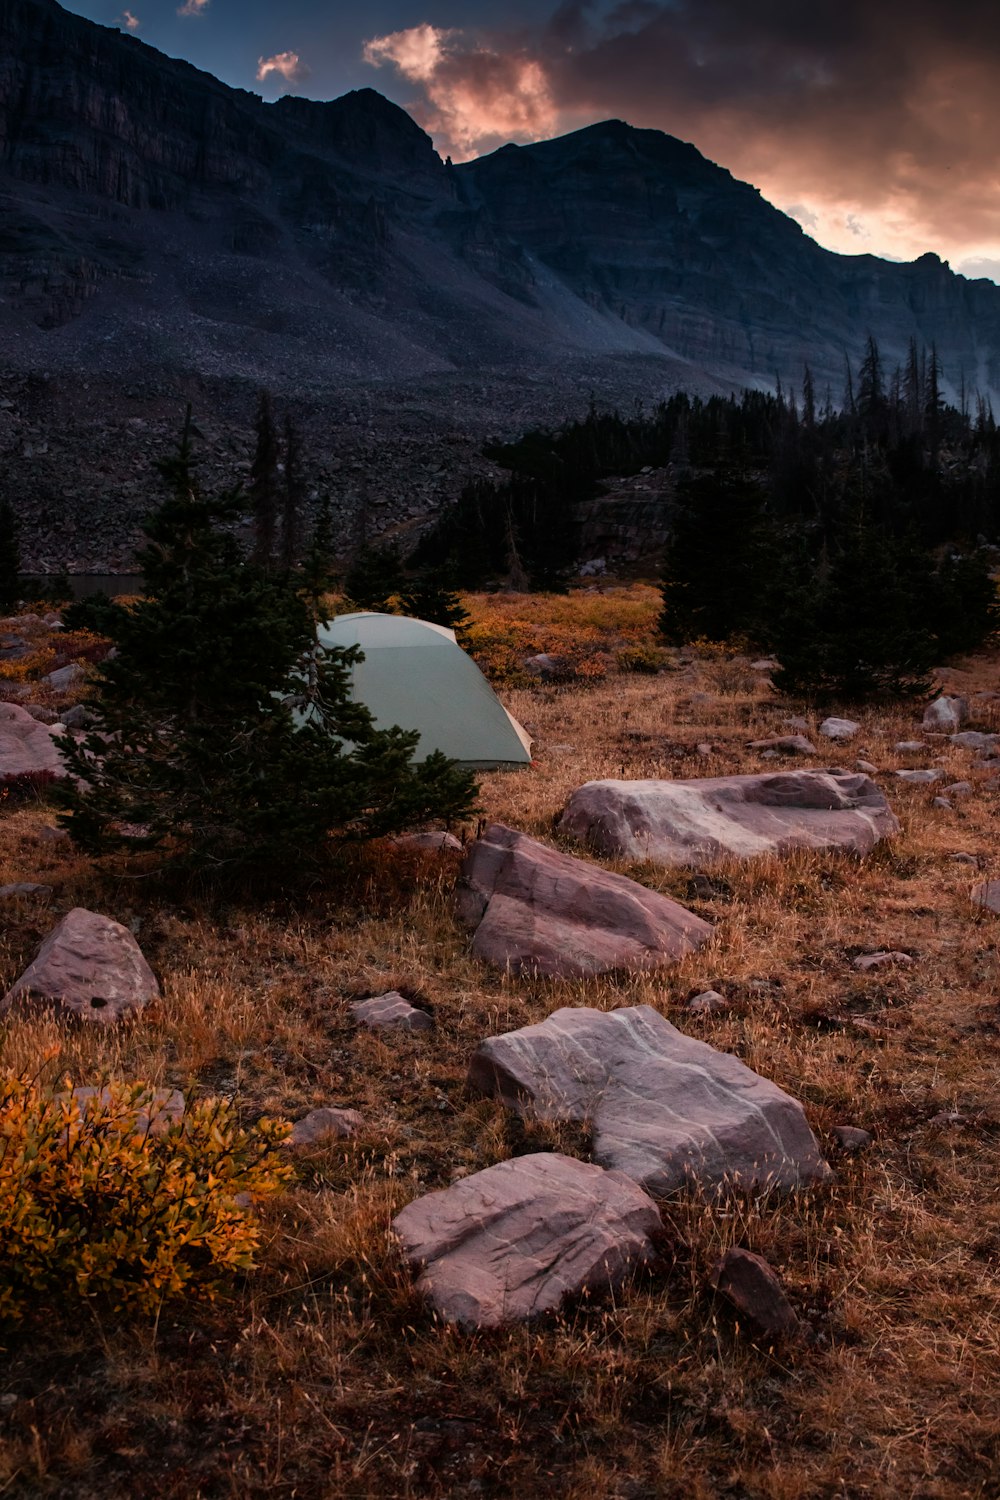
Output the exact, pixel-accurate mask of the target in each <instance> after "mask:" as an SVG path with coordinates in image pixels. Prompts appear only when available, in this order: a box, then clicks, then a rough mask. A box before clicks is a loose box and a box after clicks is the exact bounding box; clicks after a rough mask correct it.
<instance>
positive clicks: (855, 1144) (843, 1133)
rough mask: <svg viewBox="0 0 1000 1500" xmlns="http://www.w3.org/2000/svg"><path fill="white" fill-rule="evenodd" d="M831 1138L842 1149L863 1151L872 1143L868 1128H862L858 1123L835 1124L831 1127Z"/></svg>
mask: <svg viewBox="0 0 1000 1500" xmlns="http://www.w3.org/2000/svg"><path fill="white" fill-rule="evenodd" d="M832 1134H833V1138H834V1140H835V1141H836V1142H837V1145H838V1146H839V1147H840V1149H841V1150H842V1151H850V1152H854V1151H863V1150H864V1149H865V1147H866V1146H870V1145H871V1143H872V1139H873V1137H872V1133H871V1131H870V1130H862V1129H861V1127H860V1126H859V1125H835V1126H834V1127H833V1132H832Z"/></svg>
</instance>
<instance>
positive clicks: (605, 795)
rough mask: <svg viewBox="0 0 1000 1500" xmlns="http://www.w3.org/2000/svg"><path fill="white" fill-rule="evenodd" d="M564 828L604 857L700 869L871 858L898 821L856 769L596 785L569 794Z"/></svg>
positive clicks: (592, 782)
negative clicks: (791, 857) (763, 860)
mask: <svg viewBox="0 0 1000 1500" xmlns="http://www.w3.org/2000/svg"><path fill="white" fill-rule="evenodd" d="M559 828H560V830H561V831H562V832H564V833H568V834H570V835H572V836H573V837H574V838H577V839H579V840H580V841H581V842H582V843H586V844H588V845H589V846H590V847H591V848H592V849H594V850H595V851H596V852H597V853H599V854H606V855H624V856H625V857H626V858H628V859H633V860H652V861H653V862H654V863H656V864H662V865H694V866H697V865H700V864H706V863H708V862H710V861H712V860H714V859H718V858H720V857H722V856H725V855H737V856H741V857H750V856H752V855H756V854H785V853H787V852H788V851H790V850H792V849H844V850H847V851H849V852H850V853H852V854H867V853H868V852H869V851H870V850H871V849H873V848H874V846H875V845H876V844H877V843H878V842H879V840H880V839H883V838H887V837H888V836H889V835H891V834H894V833H897V832H898V831H899V824H898V823H897V822H896V819H895V817H894V816H893V814H892V812H891V810H890V808H889V804H888V803H887V802H886V800H885V797H884V796H883V795H882V793H881V792H880V791H879V789H878V787H877V786H876V785H875V783H874V782H873V781H870V780H869V778H868V777H867V776H864V775H861V774H859V773H858V772H855V771H776V772H771V773H765V774H764V775H757V776H719V777H705V778H701V779H695V780H691V781H589V782H587V784H586V785H585V786H582V787H580V788H579V789H578V790H577V791H575V792H574V793H573V794H572V796H571V797H570V799H569V802H568V803H567V804H566V808H565V810H564V812H563V814H562V816H561V818H560V820H559Z"/></svg>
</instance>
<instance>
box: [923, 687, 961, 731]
mask: <svg viewBox="0 0 1000 1500" xmlns="http://www.w3.org/2000/svg"><path fill="white" fill-rule="evenodd" d="M968 717H969V705H968V703H967V702H966V700H965V699H964V698H959V697H957V696H952V695H950V694H948V693H942V694H941V696H940V697H939V698H935V699H934V702H933V703H929V704H928V705H927V707H926V708H925V709H924V717H923V721H922V723H921V726H920V727H921V728H922V729H924V730H927V729H936V730H939V731H942V732H943V733H945V734H953V733H954V732H955V731H956V730H958V729H961V727H962V725H963V724H964V723H965V722H966V720H967V719H968Z"/></svg>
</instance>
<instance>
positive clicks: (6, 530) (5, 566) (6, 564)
mask: <svg viewBox="0 0 1000 1500" xmlns="http://www.w3.org/2000/svg"><path fill="white" fill-rule="evenodd" d="M20 598H21V549H20V546H19V545H18V525H17V517H16V516H15V515H14V508H13V506H12V505H11V503H10V501H9V500H8V499H6V497H5V498H4V499H3V500H0V613H3V614H5V615H9V614H10V613H11V611H12V610H14V609H16V608H17V601H18V600H19V599H20Z"/></svg>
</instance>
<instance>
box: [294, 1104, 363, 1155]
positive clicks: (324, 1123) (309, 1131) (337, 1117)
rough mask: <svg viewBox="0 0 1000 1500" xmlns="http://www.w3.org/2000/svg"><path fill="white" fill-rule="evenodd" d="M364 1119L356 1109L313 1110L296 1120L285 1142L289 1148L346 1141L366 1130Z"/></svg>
mask: <svg viewBox="0 0 1000 1500" xmlns="http://www.w3.org/2000/svg"><path fill="white" fill-rule="evenodd" d="M364 1125H365V1122H364V1118H363V1116H362V1115H360V1114H359V1113H358V1111H357V1110H356V1109H329V1108H324V1109H311V1110H310V1111H309V1113H308V1114H307V1115H303V1117H302V1119H301V1120H296V1122H295V1124H294V1125H293V1126H292V1133H291V1135H289V1136H288V1137H287V1139H286V1141H285V1144H286V1145H288V1146H314V1145H316V1143H317V1142H319V1141H331V1140H333V1141H346V1140H350V1139H351V1138H352V1137H353V1136H356V1135H357V1134H358V1132H359V1131H361V1130H363V1129H364Z"/></svg>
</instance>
